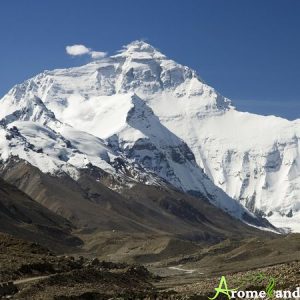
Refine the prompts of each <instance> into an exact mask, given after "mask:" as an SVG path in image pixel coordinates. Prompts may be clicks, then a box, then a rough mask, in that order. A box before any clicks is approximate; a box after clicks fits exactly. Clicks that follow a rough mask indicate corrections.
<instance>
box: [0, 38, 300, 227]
mask: <svg viewBox="0 0 300 300" xmlns="http://www.w3.org/2000/svg"><path fill="white" fill-rule="evenodd" d="M0 120H1V123H0V124H1V129H0V153H1V158H2V160H3V163H4V165H5V164H7V163H8V161H9V160H10V159H11V157H12V156H13V157H18V158H20V159H22V160H24V161H27V162H29V163H30V164H31V165H32V166H35V167H37V168H38V169H39V170H40V171H42V172H43V173H45V174H51V175H52V176H53V175H55V176H62V175H67V176H70V178H72V179H73V180H75V181H76V180H77V181H78V180H79V179H80V177H81V175H80V174H81V172H82V170H84V169H89V168H91V167H96V168H99V169H101V170H103V171H104V172H106V173H107V174H110V175H111V176H112V177H113V178H117V179H118V180H114V181H112V182H114V184H116V183H117V185H114V184H111V183H110V184H109V186H108V187H109V188H110V189H113V190H114V191H118V190H120V186H122V188H123V187H124V184H125V185H126V186H127V187H130V186H136V185H137V184H138V182H142V183H145V184H148V185H154V186H164V187H165V186H168V185H171V186H173V187H174V188H176V189H178V191H181V192H184V193H189V194H191V195H194V196H198V197H204V198H207V199H208V200H209V201H210V202H211V203H212V204H214V205H215V206H217V207H219V208H221V209H223V210H224V211H226V212H228V213H229V214H231V215H232V216H234V217H236V218H238V219H241V220H244V221H245V222H248V223H252V224H255V225H261V226H263V222H262V223H259V221H257V220H259V219H260V218H259V217H257V216H261V215H262V216H265V217H267V218H268V219H269V220H270V221H271V222H272V223H273V224H275V225H277V226H280V227H290V228H292V229H293V230H296V231H297V230H300V228H298V226H297V223H298V222H297V220H299V214H300V213H299V208H300V206H299V199H300V198H299V196H300V194H299V193H300V190H299V180H300V179H299V176H298V174H299V167H298V166H299V163H300V161H299V151H298V136H299V131H300V123H299V121H294V122H290V121H287V120H284V119H281V118H276V117H271V116H270V117H263V116H258V115H254V114H248V113H241V112H238V111H237V110H235V108H234V107H233V106H232V105H231V102H230V100H228V99H226V98H224V97H223V96H221V95H220V94H219V93H217V92H216V91H215V90H214V89H213V88H211V87H210V86H208V85H207V84H205V83H204V82H203V81H202V80H201V79H200V77H199V76H198V75H197V74H196V72H195V71H193V70H191V69H190V68H188V67H185V66H182V65H180V64H178V63H176V62H174V61H172V60H170V59H168V58H167V57H166V56H165V55H163V54H161V53H160V52H159V51H158V50H157V49H155V48H154V47H152V46H151V45H149V44H147V43H145V42H141V41H136V42H133V43H131V44H129V45H127V46H125V47H124V48H123V49H122V50H121V51H119V53H118V54H116V55H113V56H111V57H108V58H104V59H101V60H96V61H93V62H91V63H89V64H87V65H84V66H81V67H76V68H70V69H60V70H54V71H45V72H43V73H41V74H39V75H37V76H35V77H33V78H31V79H29V80H27V81H25V82H24V83H22V84H19V85H16V86H15V87H13V88H12V90H10V91H9V92H8V94H7V95H5V96H4V97H3V98H2V99H1V100H0ZM120 180H121V181H122V184H121V185H120ZM283 225H284V226H283Z"/></svg>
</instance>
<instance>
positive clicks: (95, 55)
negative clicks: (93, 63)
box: [66, 45, 107, 59]
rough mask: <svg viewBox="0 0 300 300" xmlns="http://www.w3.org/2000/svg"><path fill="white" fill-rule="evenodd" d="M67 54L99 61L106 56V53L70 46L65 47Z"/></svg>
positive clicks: (84, 47)
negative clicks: (87, 56) (84, 56)
mask: <svg viewBox="0 0 300 300" xmlns="http://www.w3.org/2000/svg"><path fill="white" fill-rule="evenodd" d="M66 52H67V54H69V55H71V56H80V55H89V56H90V57H91V58H92V59H100V58H103V57H105V56H106V55H107V53H106V52H102V51H93V50H92V49H91V48H87V47H86V46H84V45H72V46H67V47H66Z"/></svg>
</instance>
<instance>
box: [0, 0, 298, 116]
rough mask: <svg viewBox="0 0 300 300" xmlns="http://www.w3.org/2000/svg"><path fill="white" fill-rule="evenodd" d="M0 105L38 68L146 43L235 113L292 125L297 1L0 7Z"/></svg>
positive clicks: (7, 2)
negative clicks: (79, 49)
mask: <svg viewBox="0 0 300 300" xmlns="http://www.w3.org/2000/svg"><path fill="white" fill-rule="evenodd" d="M0 12H1V14H0V97H1V96H2V95H4V94H5V93H6V92H7V91H8V90H9V89H10V88H11V87H12V86H13V85H14V84H15V83H19V82H22V81H23V80H25V79H27V78H29V77H31V76H33V75H35V74H37V73H38V72H41V71H42V70H44V69H53V68H62V67H69V66H75V65H80V64H84V63H86V62H87V61H88V58H87V57H80V58H78V57H76V58H72V57H70V56H68V55H67V54H66V52H65V47H66V46H67V45H72V44H84V45H86V46H87V47H91V48H93V49H94V50H96V51H107V52H108V53H109V54H112V53H114V52H115V51H116V50H118V49H120V48H121V46H122V45H124V44H127V43H129V42H131V41H132V40H136V39H144V40H146V41H148V42H149V43H151V44H152V45H153V46H155V47H157V48H159V49H160V50H161V51H162V52H163V53H164V54H166V55H167V56H169V57H170V58H172V59H174V60H176V61H178V62H180V63H182V64H185V65H188V66H190V67H192V68H193V69H195V70H197V71H198V73H199V74H200V76H201V77H202V78H203V79H204V80H205V81H206V82H207V83H209V84H210V85H212V86H213V87H215V88H216V89H217V90H218V91H219V92H220V93H221V94H223V95H224V96H226V97H228V98H230V99H232V100H233V102H234V104H235V106H236V107H237V108H239V109H240V110H245V111H250V112H255V113H261V114H274V115H278V116H282V117H285V118H289V119H295V118H300V84H299V83H300V17H299V16H300V1H298V0H182V1H179V0H148V1H146V0H127V1H125V0H118V1H117V0H107V1H101V0H81V1H79V0H51V1H50V0H43V1H39V0H26V1H24V0H18V1H17V0H1V1H0Z"/></svg>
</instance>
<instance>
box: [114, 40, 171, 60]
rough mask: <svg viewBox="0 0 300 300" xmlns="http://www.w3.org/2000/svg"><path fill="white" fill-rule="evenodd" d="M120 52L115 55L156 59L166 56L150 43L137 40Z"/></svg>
mask: <svg viewBox="0 0 300 300" xmlns="http://www.w3.org/2000/svg"><path fill="white" fill-rule="evenodd" d="M118 52H119V53H118V54H117V55H115V57H131V58H140V59H142V58H144V59H147V58H152V59H153V58H154V59H163V58H166V56H165V55H164V54H162V53H161V52H160V51H159V50H157V49H156V48H154V47H153V46H151V45H150V44H148V43H146V42H144V41H142V40H137V41H133V42H131V43H129V44H128V45H126V46H124V47H123V49H122V50H120V51H118Z"/></svg>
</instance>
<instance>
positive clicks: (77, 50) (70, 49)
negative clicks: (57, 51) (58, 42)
mask: <svg viewBox="0 0 300 300" xmlns="http://www.w3.org/2000/svg"><path fill="white" fill-rule="evenodd" d="M66 51H67V53H68V54H69V55H72V56H78V55H84V54H88V53H90V51H91V49H89V48H87V47H86V46H84V45H72V46H67V47H66Z"/></svg>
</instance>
